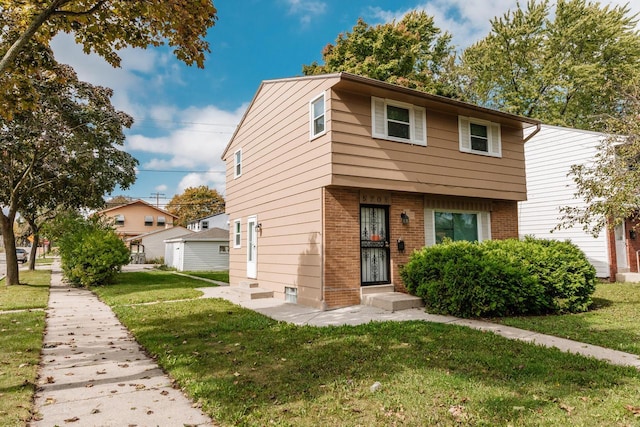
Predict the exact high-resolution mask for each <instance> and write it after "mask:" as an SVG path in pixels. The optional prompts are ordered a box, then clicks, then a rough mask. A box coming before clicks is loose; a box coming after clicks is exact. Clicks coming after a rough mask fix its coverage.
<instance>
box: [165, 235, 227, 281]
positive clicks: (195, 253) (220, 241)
mask: <svg viewBox="0 0 640 427" xmlns="http://www.w3.org/2000/svg"><path fill="white" fill-rule="evenodd" d="M164 260H165V264H166V265H167V266H169V267H174V268H175V269H177V270H178V271H226V270H228V269H229V230H225V229H222V228H211V229H209V230H206V231H201V232H199V233H195V232H189V233H188V234H186V235H183V236H179V237H175V238H173V239H167V240H165V255H164Z"/></svg>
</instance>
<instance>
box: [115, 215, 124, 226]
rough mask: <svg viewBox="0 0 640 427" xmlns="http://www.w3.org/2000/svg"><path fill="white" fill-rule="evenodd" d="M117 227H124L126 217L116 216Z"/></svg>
mask: <svg viewBox="0 0 640 427" xmlns="http://www.w3.org/2000/svg"><path fill="white" fill-rule="evenodd" d="M116 225H118V226H120V225H124V215H116Z"/></svg>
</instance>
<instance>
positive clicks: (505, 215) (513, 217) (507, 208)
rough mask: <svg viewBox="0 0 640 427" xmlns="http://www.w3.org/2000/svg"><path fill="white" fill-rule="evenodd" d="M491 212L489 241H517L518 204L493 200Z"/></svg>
mask: <svg viewBox="0 0 640 427" xmlns="http://www.w3.org/2000/svg"><path fill="white" fill-rule="evenodd" d="M492 206H493V209H492V211H491V239H493V240H502V239H512V238H513V239H517V238H518V237H519V236H518V202H515V201H508V200H494V201H493V204H492Z"/></svg>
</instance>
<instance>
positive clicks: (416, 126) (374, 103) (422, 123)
mask: <svg viewBox="0 0 640 427" xmlns="http://www.w3.org/2000/svg"><path fill="white" fill-rule="evenodd" d="M390 109H391V111H392V112H393V111H394V110H406V111H407V112H408V117H409V123H408V126H409V135H408V138H404V137H400V136H398V135H397V134H395V135H394V133H396V132H394V131H391V132H390V129H389V127H390V125H391V127H392V128H393V127H394V126H395V127H396V128H397V127H398V126H399V125H400V126H401V125H402V123H403V122H404V123H406V122H405V121H404V120H397V119H394V118H392V117H389V111H390ZM371 135H372V136H373V137H374V138H379V139H387V140H390V141H395V142H404V143H407V144H416V145H427V118H426V110H425V109H424V108H423V107H419V106H417V105H412V104H407V103H404V102H398V101H394V100H390V99H383V98H376V97H371Z"/></svg>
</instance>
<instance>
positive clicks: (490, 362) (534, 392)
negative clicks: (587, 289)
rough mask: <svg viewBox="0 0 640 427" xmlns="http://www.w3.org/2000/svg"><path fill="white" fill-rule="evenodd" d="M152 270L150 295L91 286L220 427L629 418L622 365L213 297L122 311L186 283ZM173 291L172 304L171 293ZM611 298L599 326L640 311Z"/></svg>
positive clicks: (635, 399) (472, 336)
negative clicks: (297, 320)
mask: <svg viewBox="0 0 640 427" xmlns="http://www.w3.org/2000/svg"><path fill="white" fill-rule="evenodd" d="M138 274H140V273H138ZM144 274H150V273H144ZM152 274H153V275H159V276H158V277H157V282H158V283H160V282H162V283H164V284H163V285H161V286H158V288H157V289H156V290H152V291H150V292H144V293H140V294H138V293H137V292H131V290H132V289H134V288H136V286H137V285H136V282H138V281H139V280H141V276H135V275H133V273H127V274H123V275H122V276H121V279H120V280H119V284H117V285H115V286H113V287H104V288H98V289H97V290H96V291H97V292H98V293H99V294H100V295H101V298H103V299H104V300H105V301H107V302H108V303H110V304H112V305H113V307H114V311H116V314H117V315H118V316H119V318H120V319H121V320H122V321H123V323H124V324H125V325H126V326H127V327H128V328H129V329H130V330H131V331H132V332H133V334H134V335H135V336H136V338H137V339H138V341H139V342H140V343H141V344H142V345H143V346H144V347H145V348H146V349H147V350H148V351H149V352H150V353H151V354H153V355H154V356H155V357H156V358H157V361H158V363H159V364H160V365H161V366H162V367H163V368H164V369H166V370H167V371H168V372H169V373H170V374H171V375H172V376H173V377H174V378H175V379H176V380H177V383H178V384H179V385H180V386H181V387H183V388H184V389H185V390H186V391H187V393H188V394H190V395H191V397H192V398H193V399H194V400H195V401H196V402H198V404H200V405H202V408H203V410H204V411H206V412H207V413H209V414H210V415H211V416H212V417H213V418H214V419H215V420H216V421H217V422H219V423H220V424H221V425H270V424H273V425H296V426H299V425H309V426H311V425H331V424H333V425H385V426H386V425H445V426H447V425H451V426H453V425H460V424H463V425H513V426H531V425H535V426H555V425H567V424H571V425H600V426H609V425H610V426H625V425H634V424H637V423H638V420H639V418H638V413H640V372H639V371H638V370H635V369H632V368H621V367H614V366H610V365H608V364H606V363H603V362H598V361H594V360H590V359H586V358H583V357H579V356H573V355H569V354H565V353H561V352H560V351H557V350H553V349H544V348H540V347H536V346H533V345H530V344H525V343H521V342H514V341H509V340H506V339H504V338H502V337H498V336H495V335H493V334H491V333H483V332H479V331H474V330H470V329H467V328H463V327H455V326H449V325H441V324H432V323H426V322H404V323H393V322H389V323H370V324H367V325H361V326H343V327H328V328H318V327H310V326H305V327H299V326H293V325H289V324H284V323H280V322H276V321H274V320H271V319H269V318H267V317H264V316H262V315H260V314H257V313H255V312H253V311H251V310H246V309H243V308H241V307H238V306H235V305H233V304H230V303H228V302H226V301H223V300H211V299H198V300H192V301H182V302H173V303H170V304H151V305H129V304H130V303H129V302H127V301H129V300H133V299H132V298H131V296H132V295H137V296H139V297H136V298H135V300H136V301H137V302H150V301H154V300H155V299H157V298H156V297H155V295H156V294H155V293H156V292H159V294H158V295H161V299H163V300H166V299H181V298H184V297H185V296H184V295H183V293H184V291H185V289H186V288H191V287H192V284H191V283H189V284H188V285H186V286H185V283H184V280H185V278H183V277H180V276H176V275H172V274H171V273H152ZM163 275H166V276H168V277H162V276H163ZM149 280H150V279H149ZM154 280H156V279H154ZM187 280H188V279H187ZM172 282H173V285H172V284H171V283H172ZM206 285H207V284H206V283H205V282H200V284H199V285H198V286H206ZM604 286H609V285H604ZM172 287H176V288H178V290H177V291H176V292H177V293H176V296H177V295H180V296H181V298H172V294H171V292H173V291H171V290H170V289H171V288H172ZM118 288H122V289H125V288H126V289H128V291H127V292H116V289H118ZM610 289H613V288H603V285H600V287H599V292H604V293H603V294H600V296H599V297H598V298H600V299H601V300H599V302H600V303H601V305H602V306H603V307H601V308H600V309H599V310H597V311H595V312H593V313H594V314H593V315H594V316H595V317H596V318H597V317H598V316H599V315H602V314H603V313H604V316H609V315H611V316H616V315H617V314H608V313H607V312H606V311H605V312H602V311H601V310H603V309H611V310H613V307H615V306H616V305H622V306H623V308H622V309H623V310H634V311H635V312H636V313H637V312H638V311H640V310H639V309H640V303H639V302H638V300H637V299H636V300H635V303H633V302H631V303H629V304H625V303H621V304H618V303H617V302H616V301H614V300H611V299H610V298H609V297H608V296H607V295H608V294H607V293H606V291H608V290H610ZM634 289H637V288H634ZM634 292H635V291H634ZM605 300H606V301H610V302H606V301H605ZM604 306H607V307H604ZM562 318H563V316H559V317H556V318H555V319H556V320H560V319H562ZM518 320H519V321H524V322H532V323H533V320H532V319H518ZM505 323H506V322H505ZM521 326H524V325H521ZM559 332H560V333H559V335H562V336H566V335H567V333H562V332H563V331H559ZM593 334H594V335H598V334H599V333H598V332H597V330H594V331H593ZM601 334H602V335H608V332H607V331H601ZM620 336H623V334H622V335H620ZM626 336H627V338H628V339H630V340H633V339H634V335H632V334H629V335H626ZM578 338H579V337H578ZM634 342H637V341H634ZM623 346H625V348H631V347H632V343H631V342H627V343H624V344H623ZM616 348H619V346H618V347H616ZM378 383H379V385H378Z"/></svg>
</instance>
